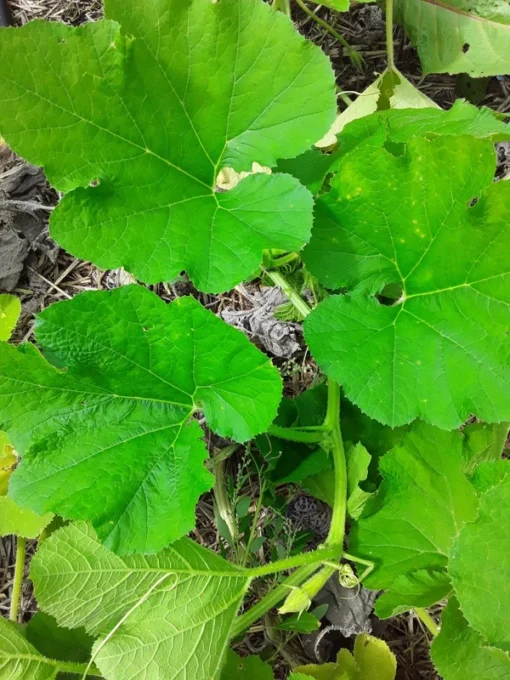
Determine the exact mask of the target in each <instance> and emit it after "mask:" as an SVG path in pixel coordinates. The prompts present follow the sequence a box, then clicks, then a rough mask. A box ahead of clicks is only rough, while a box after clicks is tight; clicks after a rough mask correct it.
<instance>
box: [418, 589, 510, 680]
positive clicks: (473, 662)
mask: <svg viewBox="0 0 510 680" xmlns="http://www.w3.org/2000/svg"><path fill="white" fill-rule="evenodd" d="M430 654H431V657H432V661H433V662H434V665H435V667H436V668H437V670H438V671H439V673H440V674H441V677H442V678H444V680H466V679H467V678H470V679H471V678H476V679H479V680H482V679H483V680H509V678H510V656H509V655H508V654H507V653H505V652H503V651H502V650H501V649H496V648H494V647H490V646H489V645H488V644H487V641H486V640H484V639H483V637H482V636H481V635H480V634H479V633H477V632H476V631H474V630H473V629H472V628H470V627H469V625H468V623H467V621H466V619H465V618H464V617H463V615H462V612H461V611H460V608H459V604H458V602H457V601H456V600H455V598H451V599H450V601H449V602H448V605H447V606H446V608H445V609H444V610H443V613H442V616H441V632H440V633H439V635H438V636H437V638H436V639H435V640H434V642H433V643H432V647H431V650H430Z"/></svg>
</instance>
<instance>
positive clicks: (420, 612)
mask: <svg viewBox="0 0 510 680" xmlns="http://www.w3.org/2000/svg"><path fill="white" fill-rule="evenodd" d="M414 613H415V614H416V616H417V617H418V618H419V619H420V621H421V622H422V623H423V625H424V626H425V628H427V630H428V631H429V632H430V633H432V635H433V636H434V637H436V636H437V635H439V627H438V625H437V623H436V622H435V621H434V619H433V618H432V616H431V615H430V614H429V613H428V611H427V610H426V609H423V608H422V607H415V608H414Z"/></svg>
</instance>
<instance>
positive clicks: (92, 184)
mask: <svg viewBox="0 0 510 680" xmlns="http://www.w3.org/2000/svg"><path fill="white" fill-rule="evenodd" d="M100 184H101V180H100V179H98V178H97V177H96V179H93V180H92V182H91V183H90V184H89V187H98V186H99V185H100Z"/></svg>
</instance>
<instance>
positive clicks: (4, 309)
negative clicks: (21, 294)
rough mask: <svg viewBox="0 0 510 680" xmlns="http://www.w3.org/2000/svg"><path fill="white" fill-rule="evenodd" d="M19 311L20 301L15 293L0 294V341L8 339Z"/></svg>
mask: <svg viewBox="0 0 510 680" xmlns="http://www.w3.org/2000/svg"><path fill="white" fill-rule="evenodd" d="M20 313H21V302H20V301H19V299H18V298H17V297H16V296H15V295H0V341H2V340H4V341H5V340H9V338H10V337H11V333H12V331H13V330H14V327H15V326H16V323H17V321H18V318H19V315H20Z"/></svg>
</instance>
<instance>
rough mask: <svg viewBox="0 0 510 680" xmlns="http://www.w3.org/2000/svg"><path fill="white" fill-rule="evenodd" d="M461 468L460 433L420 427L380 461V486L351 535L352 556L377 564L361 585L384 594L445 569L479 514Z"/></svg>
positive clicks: (471, 489)
mask: <svg viewBox="0 0 510 680" xmlns="http://www.w3.org/2000/svg"><path fill="white" fill-rule="evenodd" d="M462 466H463V458H462V438H461V436H460V434H459V433H458V432H444V431H443V430H439V429H437V428H435V427H431V426H430V425H425V424H423V423H417V424H416V425H415V426H414V427H413V429H412V431H411V432H409V433H408V434H407V435H406V436H405V437H404V439H403V440H402V443H401V445H400V446H398V447H397V448H395V449H393V450H392V451H390V452H389V453H387V454H386V455H384V456H383V457H382V458H381V461H380V468H381V474H382V476H383V481H382V483H381V486H380V488H379V490H378V492H377V494H376V495H375V496H374V497H373V498H371V499H370V500H369V501H368V502H367V505H366V506H365V510H364V512H363V515H362V516H361V518H360V519H359V521H358V522H357V523H356V524H355V525H354V527H353V529H352V530H351V535H350V543H349V550H350V552H352V553H353V554H354V555H358V556H359V557H365V558H367V559H369V560H372V561H373V562H375V570H374V571H373V572H372V573H371V574H369V575H368V577H367V578H366V580H365V582H364V585H366V586H367V587H368V588H373V589H379V588H381V589H385V588H389V587H390V586H391V585H392V583H393V582H394V581H395V579H396V578H397V577H398V576H401V575H405V574H409V573H411V572H413V571H416V570H418V569H434V568H435V569H440V568H442V567H444V566H446V564H447V560H448V553H449V550H450V548H451V546H452V543H453V541H454V539H455V537H456V536H457V534H458V532H459V531H460V530H461V528H462V527H463V526H464V525H465V524H466V522H471V521H473V520H474V519H475V517H476V513H477V495H476V491H475V489H474V488H473V487H472V486H471V484H470V483H469V481H468V479H467V478H466V477H465V476H464V474H463V472H462Z"/></svg>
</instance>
